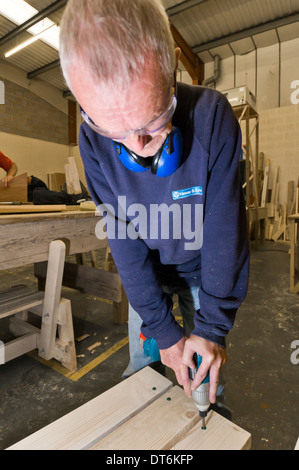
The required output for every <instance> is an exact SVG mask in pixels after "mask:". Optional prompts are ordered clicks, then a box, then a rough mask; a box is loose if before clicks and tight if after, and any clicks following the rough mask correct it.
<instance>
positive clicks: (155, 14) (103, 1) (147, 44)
mask: <svg viewBox="0 0 299 470" xmlns="http://www.w3.org/2000/svg"><path fill="white" fill-rule="evenodd" d="M149 57H153V58H154V60H155V61H156V63H157V64H158V65H159V66H160V71H161V76H162V78H164V77H165V79H167V80H170V79H171V76H172V75H173V73H174V69H175V54H174V41H173V38H172V34H171V31H170V25H169V21H168V17H167V14H166V12H165V9H164V7H163V5H162V3H161V1H160V0H69V1H68V3H67V6H66V8H65V11H64V14H63V18H62V22H61V25H60V61H61V68H62V71H63V74H64V78H65V80H66V83H67V85H68V86H69V87H70V89H71V85H70V80H69V70H70V68H71V66H72V64H75V63H78V61H79V63H80V62H81V63H82V64H83V65H84V67H85V69H87V70H88V72H89V73H90V76H91V77H92V79H93V80H96V83H99V84H103V85H105V86H106V87H108V88H109V87H110V88H111V86H118V87H119V88H121V87H126V86H128V85H130V83H132V81H133V80H134V79H136V78H139V76H140V75H141V73H142V71H143V68H144V66H145V64H146V62H147V61H148V60H149Z"/></svg>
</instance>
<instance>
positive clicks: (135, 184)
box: [79, 83, 249, 349]
mask: <svg viewBox="0 0 299 470" xmlns="http://www.w3.org/2000/svg"><path fill="white" fill-rule="evenodd" d="M177 100H178V105H177V109H176V112H175V114H174V117H173V121H172V122H173V125H174V126H177V127H178V128H179V129H180V130H181V133H182V136H183V161H182V164H181V166H180V167H179V168H178V169H177V170H176V171H175V172H174V173H173V174H172V175H170V176H167V177H158V176H155V175H153V174H152V173H151V172H150V170H147V171H144V172H141V173H139V172H134V171H131V170H129V169H127V168H126V167H125V166H124V164H123V163H122V162H121V161H120V159H119V158H118V155H117V152H116V150H115V146H114V143H113V141H112V140H110V139H108V138H106V137H102V136H100V135H98V134H97V133H95V132H94V131H93V130H92V129H91V128H89V126H88V125H87V124H85V123H83V124H82V126H81V130H80V137H79V146H80V152H81V156H82V159H83V163H84V168H85V173H86V181H87V185H88V188H89V191H90V194H91V196H92V198H93V200H94V202H95V204H96V205H101V210H102V212H103V214H104V218H103V220H102V222H105V223H106V226H107V236H108V241H109V245H110V249H111V253H112V256H113V258H114V262H115V264H116V267H117V269H118V272H119V274H120V276H121V279H122V283H123V286H124V289H125V291H126V295H127V297H128V300H129V302H130V303H131V305H132V307H133V308H134V310H136V311H137V312H138V313H139V315H140V316H141V318H142V320H143V325H142V332H143V334H144V335H145V336H146V337H153V338H155V339H156V341H157V343H158V347H159V348H160V349H166V348H169V347H170V346H172V345H174V344H175V343H176V342H177V341H179V340H180V339H181V338H182V336H183V335H184V331H183V329H182V327H181V326H180V325H179V324H178V323H177V322H176V320H175V319H174V317H173V315H172V313H171V311H172V302H171V299H170V298H169V296H168V295H166V294H164V293H163V290H162V285H163V284H167V285H171V286H176V285H180V286H186V287H187V286H200V293H199V300H200V310H199V311H197V312H196V313H195V316H194V325H195V329H194V331H193V334H195V335H198V336H201V337H203V338H205V339H207V340H210V341H212V342H214V343H216V344H218V345H220V346H225V337H226V335H227V333H228V331H229V330H230V329H231V328H232V326H233V323H234V319H235V314H236V312H237V309H238V308H239V306H240V304H241V303H242V301H243V300H244V298H245V296H246V292H247V285H248V273H249V250H248V238H247V224H246V213H245V205H244V198H243V195H242V192H241V184H240V178H239V158H240V148H241V132H240V127H239V124H238V122H237V120H236V117H235V115H234V113H233V110H232V108H231V106H230V104H229V103H228V101H227V100H226V98H225V97H224V96H223V95H222V94H221V93H219V92H218V91H215V90H211V89H209V88H205V87H200V86H189V85H186V84H183V83H178V88H177ZM192 188H193V189H192ZM103 204H104V205H105V207H106V209H107V211H105V210H104V211H103V208H104V209H105V207H104V206H103ZM159 209H160V212H159ZM108 214H109V215H110V216H109V217H108ZM157 214H158V215H157ZM159 214H160V219H159ZM161 214H162V216H161ZM161 217H162V218H161ZM163 217H164V218H163ZM168 217H169V218H168ZM162 219H163V221H164V222H162V221H161V220H162ZM202 222H203V223H202ZM98 229H99V230H98V233H100V229H101V226H99V227H98ZM168 229H169V233H168Z"/></svg>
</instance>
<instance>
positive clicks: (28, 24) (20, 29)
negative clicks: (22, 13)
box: [0, 0, 67, 47]
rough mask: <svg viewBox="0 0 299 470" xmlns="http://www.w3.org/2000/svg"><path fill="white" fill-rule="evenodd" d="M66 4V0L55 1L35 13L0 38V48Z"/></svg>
mask: <svg viewBox="0 0 299 470" xmlns="http://www.w3.org/2000/svg"><path fill="white" fill-rule="evenodd" d="M66 4H67V0H57V1H56V2H54V3H51V5H49V6H47V7H46V8H44V9H43V10H42V11H39V12H38V13H36V15H34V16H32V17H31V18H29V20H27V21H25V22H24V23H22V24H20V25H19V26H17V27H16V28H14V29H13V30H12V31H10V32H9V33H7V34H5V36H3V37H2V38H0V47H1V46H3V44H5V43H7V42H8V41H11V40H12V39H14V38H15V37H16V36H18V35H19V34H20V33H22V32H23V31H26V30H27V29H29V28H31V26H33V25H35V24H37V23H39V22H40V21H41V20H43V19H45V18H46V17H47V16H49V15H51V14H52V13H54V12H55V11H57V10H60V9H61V8H63V7H64V6H65V5H66Z"/></svg>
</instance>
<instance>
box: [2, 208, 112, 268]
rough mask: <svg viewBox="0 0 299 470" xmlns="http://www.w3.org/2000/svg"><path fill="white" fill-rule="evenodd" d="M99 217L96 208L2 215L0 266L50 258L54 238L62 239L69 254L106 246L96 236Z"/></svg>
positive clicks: (25, 263) (13, 266)
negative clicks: (92, 209) (50, 245)
mask: <svg viewBox="0 0 299 470" xmlns="http://www.w3.org/2000/svg"><path fill="white" fill-rule="evenodd" d="M21 209H22V208H21ZM21 209H20V210H21ZM99 219H100V217H99V216H96V212H94V211H80V210H65V211H61V212H34V213H15V214H1V215H0V269H10V268H15V267H18V266H24V265H27V264H31V263H36V262H39V261H45V260H47V259H48V253H49V244H50V242H51V241H53V240H63V241H64V242H65V243H66V247H67V254H70V255H71V254H76V253H85V252H88V251H92V250H97V249H100V248H104V247H106V246H107V241H106V240H99V239H98V238H97V237H96V236H95V226H96V224H97V222H98V221H99Z"/></svg>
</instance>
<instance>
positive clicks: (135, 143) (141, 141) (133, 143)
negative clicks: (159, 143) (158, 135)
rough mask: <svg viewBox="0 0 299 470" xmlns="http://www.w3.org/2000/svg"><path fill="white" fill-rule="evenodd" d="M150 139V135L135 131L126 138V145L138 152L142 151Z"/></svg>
mask: <svg viewBox="0 0 299 470" xmlns="http://www.w3.org/2000/svg"><path fill="white" fill-rule="evenodd" d="M151 140H152V137H151V136H150V135H138V134H136V133H135V132H131V134H130V135H129V137H128V138H127V145H128V147H129V148H130V149H131V150H133V152H135V153H137V154H138V152H142V150H143V149H144V147H145V146H146V144H148V143H149V142H150V141H151Z"/></svg>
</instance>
